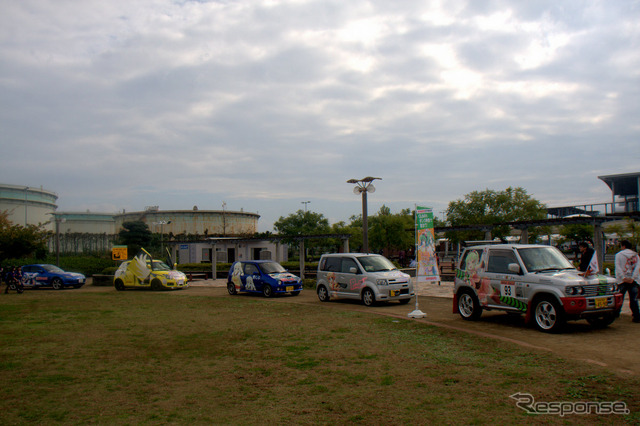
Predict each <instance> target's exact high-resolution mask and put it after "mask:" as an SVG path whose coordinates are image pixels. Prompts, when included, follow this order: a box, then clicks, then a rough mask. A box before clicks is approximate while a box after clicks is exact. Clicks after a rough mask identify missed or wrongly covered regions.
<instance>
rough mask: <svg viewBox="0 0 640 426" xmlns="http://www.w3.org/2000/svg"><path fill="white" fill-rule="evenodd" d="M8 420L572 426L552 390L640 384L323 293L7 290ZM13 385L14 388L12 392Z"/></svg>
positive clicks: (0, 325)
mask: <svg viewBox="0 0 640 426" xmlns="http://www.w3.org/2000/svg"><path fill="white" fill-rule="evenodd" d="M0 330H1V331H0V357H1V359H2V362H0V383H1V385H2V389H3V392H2V396H0V402H1V403H2V406H3V413H2V423H26V422H36V423H56V422H58V423H65V424H69V423H117V424H122V423H125V424H157V423H182V424H184V423H200V424H209V423H216V424H237V423H243V424H246V423H250V424H256V423H260V424H281V423H284V422H287V423H296V424H343V423H362V424H403V423H405V424H418V423H451V424H473V423H477V424H492V423H505V424H512V423H522V422H539V421H544V422H548V423H562V422H564V421H566V420H567V418H564V419H562V418H560V417H551V416H545V417H540V416H531V415H527V414H525V413H524V412H523V411H522V410H520V409H518V408H517V407H516V406H515V403H514V401H513V400H512V399H510V398H509V395H512V394H514V393H517V392H528V393H530V394H532V395H534V396H535V397H536V399H537V400H538V401H565V400H568V401H581V400H589V401H616V400H620V401H624V402H626V403H627V404H628V406H629V408H630V409H631V411H632V414H631V415H629V416H593V415H591V416H570V417H569V418H568V419H569V421H571V422H573V423H576V422H577V423H585V424H586V423H593V422H594V421H597V422H605V423H625V422H633V421H637V420H638V419H639V417H638V415H637V414H636V413H637V412H638V409H639V406H638V405H639V403H638V401H639V400H640V398H638V397H639V396H640V392H639V389H640V386H638V385H639V383H638V380H637V379H636V378H633V377H620V376H616V375H614V374H611V373H609V372H608V371H606V370H604V369H600V368H598V367H594V366H588V365H577V364H574V363H570V362H567V361H564V360H561V359H558V358H556V357H554V356H552V355H549V354H542V353H529V352H527V351H526V350H524V349H522V348H520V347H516V346H512V345H510V344H507V343H504V342H496V341H493V340H489V339H484V338H481V337H477V336H471V335H467V334H463V333H458V332H454V331H450V330H442V329H438V328H434V327H430V326H425V325H423V324H420V323H417V322H413V321H409V320H398V319H394V318H381V317H379V316H375V315H369V314H367V313H362V312H352V311H339V310H336V309H332V310H327V309H325V308H324V307H323V306H322V305H320V304H318V306H301V305H293V304H284V303H270V302H269V301H267V300H264V299H261V298H251V297H242V298H229V297H225V298H216V297H171V296H169V295H167V294H166V293H152V292H125V293H116V292H115V291H114V292H106V293H79V292H78V293H74V292H70V291H67V292H47V291H32V292H28V293H25V294H24V295H22V296H17V295H15V297H14V296H12V297H3V298H0ZM6 390H9V391H8V392H7V391H6Z"/></svg>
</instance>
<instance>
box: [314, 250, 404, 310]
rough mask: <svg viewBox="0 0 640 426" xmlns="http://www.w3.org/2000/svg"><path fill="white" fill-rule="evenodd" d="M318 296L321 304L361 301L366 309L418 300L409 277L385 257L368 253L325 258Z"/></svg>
mask: <svg viewBox="0 0 640 426" xmlns="http://www.w3.org/2000/svg"><path fill="white" fill-rule="evenodd" d="M316 292H317V293H318V299H320V301H321V302H328V301H329V300H330V299H333V298H336V299H338V298H345V299H357V300H362V303H364V304H365V305H366V306H372V305H374V304H375V303H376V302H382V301H394V300H397V301H398V302H400V303H401V304H405V303H409V301H410V300H411V298H412V297H413V296H414V293H413V284H412V283H411V277H410V276H409V275H408V274H405V273H403V272H400V271H399V270H398V269H397V268H396V267H395V265H394V264H393V263H391V261H389V260H388V259H387V258H386V257H384V256H380V255H379V254H364V253H339V254H324V255H322V257H321V258H320V263H319V264H318V281H317V283H316Z"/></svg>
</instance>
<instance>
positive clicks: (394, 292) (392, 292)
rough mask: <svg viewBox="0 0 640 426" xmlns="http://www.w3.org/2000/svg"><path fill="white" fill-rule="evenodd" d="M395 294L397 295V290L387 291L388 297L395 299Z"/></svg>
mask: <svg viewBox="0 0 640 426" xmlns="http://www.w3.org/2000/svg"><path fill="white" fill-rule="evenodd" d="M396 294H398V290H389V296H390V297H395V295H396Z"/></svg>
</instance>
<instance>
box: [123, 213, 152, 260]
mask: <svg viewBox="0 0 640 426" xmlns="http://www.w3.org/2000/svg"><path fill="white" fill-rule="evenodd" d="M152 239H153V234H152V233H151V231H150V230H149V227H148V226H147V224H146V223H144V222H143V221H141V220H135V221H129V222H124V223H123V224H122V229H121V230H120V232H118V240H119V243H120V244H125V245H127V246H129V253H132V254H134V255H135V254H136V253H137V252H138V251H140V248H141V247H145V246H146V247H149V245H150V244H151V241H152Z"/></svg>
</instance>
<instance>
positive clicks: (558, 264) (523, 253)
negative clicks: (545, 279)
mask: <svg viewBox="0 0 640 426" xmlns="http://www.w3.org/2000/svg"><path fill="white" fill-rule="evenodd" d="M517 250H518V254H520V257H521V258H522V261H523V262H524V267H525V268H527V271H529V272H543V271H556V270H559V269H575V268H574V266H573V265H572V264H571V262H569V259H567V258H566V257H565V255H564V254H562V252H561V251H560V250H558V249H557V248H555V247H528V248H519V249H517Z"/></svg>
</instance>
